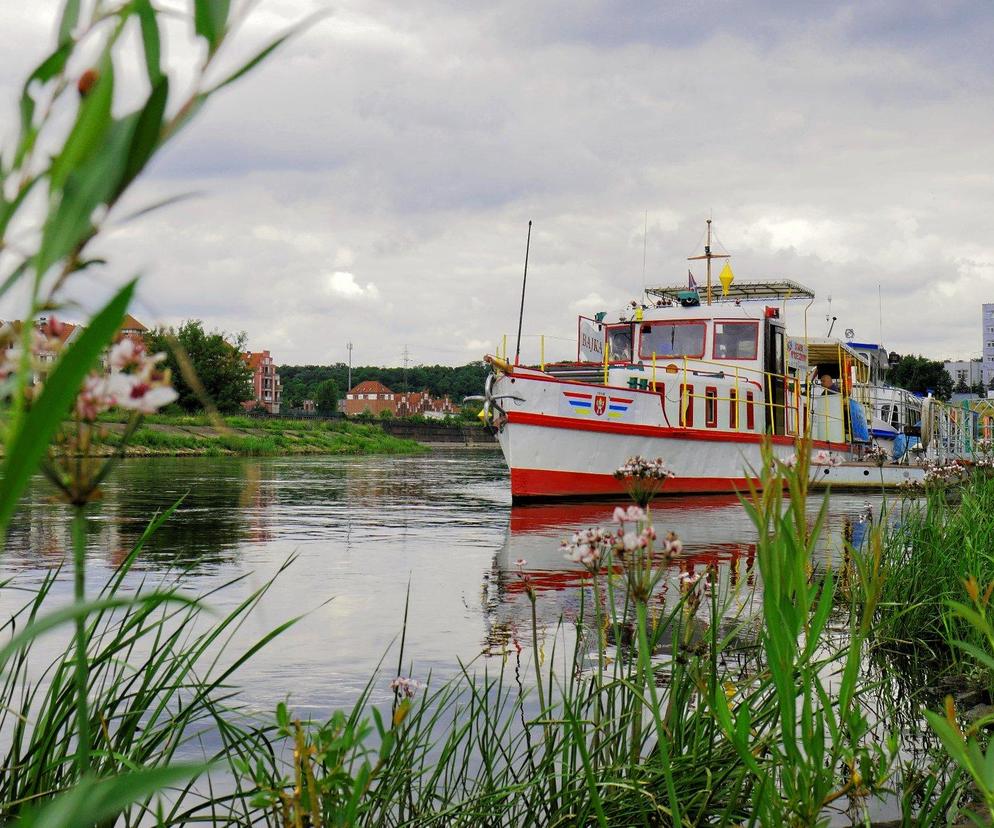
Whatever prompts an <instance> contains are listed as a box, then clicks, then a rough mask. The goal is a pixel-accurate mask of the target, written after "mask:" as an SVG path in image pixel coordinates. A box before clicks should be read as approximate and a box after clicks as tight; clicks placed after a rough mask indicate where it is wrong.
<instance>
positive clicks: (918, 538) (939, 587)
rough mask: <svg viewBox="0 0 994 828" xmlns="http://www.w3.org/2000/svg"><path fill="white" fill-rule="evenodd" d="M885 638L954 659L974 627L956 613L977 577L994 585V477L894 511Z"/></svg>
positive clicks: (885, 563) (882, 622)
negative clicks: (953, 606)
mask: <svg viewBox="0 0 994 828" xmlns="http://www.w3.org/2000/svg"><path fill="white" fill-rule="evenodd" d="M881 566H882V573H883V590H882V594H881V597H880V603H879V607H878V609H877V613H876V616H875V626H876V636H877V638H878V640H880V641H884V642H888V643H890V644H893V645H895V646H901V647H913V648H915V649H917V650H918V651H919V652H921V653H930V654H931V655H933V656H935V657H937V658H949V657H950V656H952V655H953V654H954V653H953V649H952V647H951V644H950V642H951V641H953V640H955V639H959V638H963V637H967V638H970V637H971V636H972V626H971V625H970V624H968V623H966V622H965V621H963V620H962V619H959V618H957V617H955V616H954V615H952V614H950V612H949V611H948V602H949V601H961V600H964V599H965V598H966V592H965V591H964V583H965V582H966V580H967V579H968V578H970V577H973V578H974V579H975V580H976V581H977V582H978V583H979V584H980V585H981V589H983V588H985V587H986V585H987V584H989V583H991V582H992V581H994V479H992V478H991V477H988V476H986V475H985V474H982V473H980V472H978V473H976V474H975V475H974V476H973V477H972V479H971V480H970V481H969V482H968V483H966V484H965V485H963V486H962V487H956V488H955V489H953V490H945V489H934V490H931V491H929V492H928V494H927V495H926V496H924V497H922V498H921V499H918V500H905V501H902V502H901V503H899V504H897V505H892V506H891V513H890V514H889V520H888V522H887V526H886V536H885V538H884V542H883V554H882V557H881Z"/></svg>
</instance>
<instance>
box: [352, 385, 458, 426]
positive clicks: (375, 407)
mask: <svg viewBox="0 0 994 828" xmlns="http://www.w3.org/2000/svg"><path fill="white" fill-rule="evenodd" d="M344 402H345V408H344V410H345V413H346V414H347V415H348V416H349V417H355V416H356V415H358V414H364V413H369V414H373V415H379V414H380V413H382V412H383V411H389V412H390V413H391V414H393V415H394V416H397V417H413V416H416V415H420V416H422V417H429V418H432V419H442V418H443V417H447V416H449V415H450V414H458V413H459V408H458V406H456V405H455V404H454V403H453V402H452V401H451V400H450V399H449V398H448V397H443V398H442V399H439V398H438V397H433V396H432V395H431V394H429V393H428V392H427V391H406V392H394V391H392V390H390V389H389V388H387V387H386V386H385V385H384V384H383V383H382V382H376V381H375V380H366V381H365V382H360V383H359V384H358V385H357V386H356V387H355V388H353V389H351V390H350V391H349V393H348V394H346V395H345V401H344Z"/></svg>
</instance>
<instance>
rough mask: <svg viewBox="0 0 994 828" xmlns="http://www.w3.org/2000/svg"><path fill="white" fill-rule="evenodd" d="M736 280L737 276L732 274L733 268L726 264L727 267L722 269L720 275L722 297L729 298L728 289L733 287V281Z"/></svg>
mask: <svg viewBox="0 0 994 828" xmlns="http://www.w3.org/2000/svg"><path fill="white" fill-rule="evenodd" d="M734 279H735V274H734V273H732V266H731V265H730V264H729V263H728V262H725V266H724V267H723V268H722V269H721V273H719V274H718V281H719V282H721V295H722V296H728V289H729V288H730V287H731V286H732V281H733V280H734Z"/></svg>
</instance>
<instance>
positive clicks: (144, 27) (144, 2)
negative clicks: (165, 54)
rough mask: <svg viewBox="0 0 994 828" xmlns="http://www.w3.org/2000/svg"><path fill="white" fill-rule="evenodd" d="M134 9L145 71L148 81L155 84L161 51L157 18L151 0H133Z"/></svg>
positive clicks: (158, 77) (160, 69)
mask: <svg viewBox="0 0 994 828" xmlns="http://www.w3.org/2000/svg"><path fill="white" fill-rule="evenodd" d="M133 8H134V10H135V13H136V14H137V15H138V22H139V24H140V25H141V32H142V48H143V49H144V50H145V71H146V72H147V73H148V82H149V83H150V84H151V85H152V86H155V85H156V84H157V83H158V82H159V80H160V79H161V78H162V76H163V75H162V68H161V53H162V48H161V46H160V45H159V20H158V18H157V17H156V16H155V9H153V8H152V3H151V0H135V2H134V7H133Z"/></svg>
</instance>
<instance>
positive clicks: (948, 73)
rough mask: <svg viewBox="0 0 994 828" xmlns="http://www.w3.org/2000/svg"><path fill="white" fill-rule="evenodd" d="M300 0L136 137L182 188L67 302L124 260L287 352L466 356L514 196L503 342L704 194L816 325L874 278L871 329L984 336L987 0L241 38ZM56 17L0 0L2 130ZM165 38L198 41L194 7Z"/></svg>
mask: <svg viewBox="0 0 994 828" xmlns="http://www.w3.org/2000/svg"><path fill="white" fill-rule="evenodd" d="M318 8H328V9H330V14H329V15H328V16H327V17H326V18H325V19H323V20H322V21H321V22H319V23H317V24H316V25H314V26H313V27H312V28H311V29H310V30H309V32H308V33H307V34H305V35H303V36H302V37H300V38H299V39H298V40H296V41H295V42H293V43H292V44H290V45H289V46H288V47H286V48H285V49H284V50H283V51H282V52H280V53H278V54H277V55H276V56H274V57H273V58H272V59H271V60H270V61H269V63H267V64H266V65H264V66H263V67H262V68H260V69H259V70H258V71H256V72H255V73H254V74H252V75H250V76H248V77H247V78H246V79H244V80H243V81H241V82H240V83H239V84H238V85H237V86H235V87H232V88H230V89H229V90H228V91H226V92H225V93H223V94H222V95H220V96H219V97H218V98H217V99H215V100H214V101H213V103H211V104H210V106H209V107H208V108H207V109H206V110H205V111H204V113H203V115H202V116H201V117H200V118H199V119H198V120H197V121H196V122H195V123H194V124H193V125H192V127H190V128H189V129H188V130H187V131H186V132H185V133H183V134H182V135H181V136H180V137H179V138H178V139H177V140H176V142H175V143H174V144H173V145H171V146H170V147H169V148H168V149H167V150H166V151H165V152H164V153H163V154H162V156H161V158H160V159H159V160H158V161H156V163H155V164H154V166H153V167H152V168H151V169H150V170H149V173H148V175H147V177H146V178H145V180H144V181H143V182H141V184H140V185H138V186H137V187H136V190H135V192H134V193H133V194H132V195H131V197H130V199H129V202H130V203H131V204H132V205H134V206H138V205H140V204H142V203H145V202H149V201H153V200H155V199H157V198H161V197H163V196H165V195H168V194H171V193H181V192H187V191H197V192H199V193H200V196H199V197H198V198H197V199H195V200H191V201H187V202H184V203H182V204H181V205H177V206H174V207H171V208H168V209H166V210H163V211H162V212H159V213H156V214H153V215H150V216H148V217H147V218H145V219H143V220H141V221H139V222H136V223H132V224H129V225H127V226H125V227H122V228H120V229H118V230H117V231H115V232H113V233H112V234H110V235H109V236H108V237H107V238H106V239H105V240H104V241H102V242H101V243H100V245H99V247H98V248H97V250H98V251H99V252H101V253H103V254H104V255H106V256H107V257H108V258H109V260H110V266H109V267H108V268H105V269H103V270H101V271H94V272H93V273H91V274H89V275H87V276H86V277H85V281H83V280H81V281H80V282H79V283H78V284H77V287H76V296H78V297H79V298H80V300H81V301H82V303H83V305H84V306H87V307H90V308H92V307H93V306H95V305H96V303H97V302H98V301H99V299H100V298H102V297H103V296H105V295H106V292H107V290H108V289H109V287H110V286H111V285H113V284H116V283H119V282H120V281H121V280H122V279H124V278H125V277H126V276H128V275H130V274H133V273H136V272H141V273H143V274H144V277H143V280H142V283H141V288H140V302H139V304H138V305H137V306H136V308H135V315H136V316H138V317H139V318H140V319H142V320H143V321H145V322H146V323H147V324H150V325H151V324H155V323H176V322H179V321H182V320H184V319H187V318H191V317H192V318H199V319H203V320H204V321H205V323H206V324H207V326H208V327H210V328H219V329H222V330H225V331H245V332H246V334H247V335H248V343H249V345H250V347H251V348H252V349H254V350H261V349H268V350H270V351H271V352H272V354H273V356H274V358H275V359H276V360H277V362H279V363H282V364H300V363H327V362H335V361H344V360H345V359H346V358H347V352H346V349H345V346H346V342H348V341H349V340H351V341H352V342H353V343H354V346H355V349H354V352H353V360H354V362H355V363H356V364H385V365H398V364H400V363H401V361H402V358H403V351H404V349H405V347H406V348H407V349H408V352H409V355H410V359H411V361H412V362H414V363H435V362H441V363H449V364H461V363H465V362H467V361H469V360H473V359H478V358H480V357H481V356H482V354H483V353H485V352H487V351H492V350H493V349H494V347H495V345H496V342H497V340H498V338H499V337H500V335H501V334H503V333H507V334H510V335H512V337H513V333H514V330H515V328H516V324H517V313H518V301H519V296H520V293H519V292H520V287H521V270H522V264H523V258H524V248H525V236H526V232H527V223H528V220H529V219H532V220H533V221H534V229H533V235H532V246H531V261H530V266H529V273H528V298H527V303H526V307H525V324H524V331H525V334H526V338H525V340H524V345H523V350H524V352H525V355H526V356H528V355H529V353H531V355H533V356H536V357H537V340H536V339H535V337H534V335H536V334H539V333H544V334H548V335H549V336H550V337H561V339H558V340H557V339H549V341H548V344H547V351H548V352H549V353H548V354H547V355H550V356H551V355H556V354H557V353H561V354H563V355H565V354H567V353H569V352H571V351H573V352H575V332H576V315H577V313H578V312H590V311H596V310H609V311H612V312H613V311H614V310H615V309H618V308H620V306H621V305H623V304H624V303H625V302H627V301H629V300H630V299H633V298H635V297H636V296H638V295H639V294H640V292H641V290H642V287H643V283H647V284H649V285H654V284H674V283H679V282H682V281H685V280H686V273H687V262H686V257H687V256H689V255H693V254H694V253H696V252H699V244H700V241H701V236H702V233H703V229H704V220H705V219H706V218H707V217H708V216H709V215H711V216H713V218H714V222H715V228H716V231H717V236H718V239H719V240H720V245H718V246H720V247H722V248H724V249H725V250H727V251H728V252H729V253H731V254H732V255H733V258H732V266H733V268H734V271H735V274H736V278H737V279H742V280H747V279H769V278H791V279H796V280H797V281H800V282H801V283H803V284H805V285H807V286H809V287H811V288H813V289H814V290H815V291H816V293H817V294H818V299H817V301H816V303H815V305H814V306H813V307H812V309H811V311H810V312H809V316H808V322H809V332H810V333H812V334H818V335H823V334H824V333H826V331H827V323H826V321H825V317H826V314H828V313H829V304H828V297H829V296H831V299H832V302H831V313H832V315H835V316H838V318H839V321H838V322H837V323H836V326H835V332H836V333H841V332H843V331H844V330H845V329H847V328H852V329H853V330H854V331H855V336H856V338H857V339H859V340H862V341H876V340H878V339H879V337H880V329H881V322H880V318H881V317H880V312H879V306H878V301H877V296H878V284H879V285H880V292H881V293H882V296H883V314H882V316H883V326H882V327H883V340H884V342H885V344H886V345H887V346H888V347H889V348H891V349H893V350H898V351H901V352H910V351H913V352H921V353H924V354H926V355H929V356H932V357H936V358H944V357H955V358H960V357H967V356H971V355H977V354H979V351H980V346H981V340H980V304H981V302H983V301H994V226H992V224H994V212H992V205H994V50H992V48H991V44H992V43H994V9H992V6H991V4H990V3H989V2H986V0H984V1H983V2H972V3H960V2H954V0H940V1H937V2H907V1H906V0H905V1H902V2H898V1H897V0H893V2H879V1H875V0H861V2H854V3H839V4H832V3H818V4H802V3H794V2H791V3H774V2H763V1H760V2H737V3H732V2H728V3H699V2H695V3H676V2H665V3H664V2H637V1H636V0H630V1H629V2H623V3H622V2H618V3H608V2H602V3H601V2H592V0H570V1H569V2H542V1H541V0H539V2H534V0H532V2H497V3H494V2H486V3H476V2H467V1H466V0H460V1H459V2H445V0H404V1H403V2H399V0H364V1H362V0H345V1H344V2H337V3H331V4H319V3H314V2H308V1H307V0H263V2H261V3H260V4H259V6H258V8H257V10H256V12H255V13H254V16H253V17H252V18H250V21H249V23H248V24H247V25H246V26H245V27H244V29H243V30H242V31H241V32H240V33H239V36H238V39H239V42H240V43H241V44H242V48H246V49H247V48H248V46H249V45H252V44H259V43H262V42H263V41H265V40H266V39H268V38H269V37H271V36H272V35H273V34H274V33H276V32H277V31H278V30H280V29H281V28H283V27H285V26H288V25H290V24H291V23H293V22H294V21H296V20H299V19H301V18H303V17H305V16H307V15H308V14H310V13H311V12H313V11H314V10H315V9H318ZM54 19H55V6H54V4H53V3H51V2H37V3H17V2H14V0H3V2H0V32H3V33H4V41H5V46H4V49H3V51H2V53H0V103H2V109H0V127H2V130H0V132H2V134H3V136H4V138H5V143H9V140H8V139H9V138H10V136H11V134H12V129H13V125H14V123H15V117H16V109H15V102H16V95H17V88H18V84H19V81H20V80H21V79H22V78H23V77H24V76H25V75H26V74H27V72H28V71H29V70H30V69H31V68H32V67H33V65H34V64H35V63H36V62H37V61H38V60H39V59H40V58H41V57H42V56H43V55H44V54H45V53H46V52H45V49H46V48H47V47H48V45H49V43H50V41H51V38H52V35H53V29H54ZM168 35H169V38H168V43H167V53H168V55H169V58H170V60H171V62H172V63H173V64H174V65H176V66H179V65H181V64H183V63H184V62H188V61H189V59H190V57H191V56H192V55H193V54H194V50H193V47H192V46H191V44H190V37H189V33H188V32H186V31H184V30H183V29H179V28H173V29H171V30H170V31H169V32H168ZM235 51H238V48H237V47H236V50H235ZM127 71H130V70H129V69H128V67H124V68H123V72H124V73H125V74H126V73H127ZM646 216H647V217H648V219H647V222H648V233H647V234H645V263H646V264H645V276H644V279H643V228H644V226H645V222H646ZM95 252H97V251H95ZM696 270H697V274H698V278H699V280H700V279H702V278H703V270H702V268H700V267H698V268H696ZM17 314H18V310H17V308H15V307H12V306H11V305H10V303H9V302H8V303H7V304H3V303H0V317H8V316H14V315H17ZM790 322H791V326H792V327H793V328H794V329H795V330H800V328H801V315H800V310H799V309H798V310H796V311H794V312H793V314H792V315H791V316H790Z"/></svg>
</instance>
